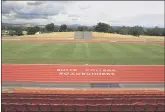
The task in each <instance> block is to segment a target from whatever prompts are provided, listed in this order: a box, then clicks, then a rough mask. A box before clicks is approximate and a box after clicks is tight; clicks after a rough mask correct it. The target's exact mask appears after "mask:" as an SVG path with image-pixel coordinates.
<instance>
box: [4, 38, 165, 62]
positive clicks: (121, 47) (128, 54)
mask: <svg viewBox="0 0 165 112" xmlns="http://www.w3.org/2000/svg"><path fill="white" fill-rule="evenodd" d="M2 64H73V65H84V64H88V65H163V64H164V46H163V45H156V44H144V43H142V44H139V43H138V44H135V43H134V44H127V43H85V42H82V43H79V42H77V43H76V42H74V43H72V42H69V43H66V42H19V41H18V42H12V41H3V42H2Z"/></svg>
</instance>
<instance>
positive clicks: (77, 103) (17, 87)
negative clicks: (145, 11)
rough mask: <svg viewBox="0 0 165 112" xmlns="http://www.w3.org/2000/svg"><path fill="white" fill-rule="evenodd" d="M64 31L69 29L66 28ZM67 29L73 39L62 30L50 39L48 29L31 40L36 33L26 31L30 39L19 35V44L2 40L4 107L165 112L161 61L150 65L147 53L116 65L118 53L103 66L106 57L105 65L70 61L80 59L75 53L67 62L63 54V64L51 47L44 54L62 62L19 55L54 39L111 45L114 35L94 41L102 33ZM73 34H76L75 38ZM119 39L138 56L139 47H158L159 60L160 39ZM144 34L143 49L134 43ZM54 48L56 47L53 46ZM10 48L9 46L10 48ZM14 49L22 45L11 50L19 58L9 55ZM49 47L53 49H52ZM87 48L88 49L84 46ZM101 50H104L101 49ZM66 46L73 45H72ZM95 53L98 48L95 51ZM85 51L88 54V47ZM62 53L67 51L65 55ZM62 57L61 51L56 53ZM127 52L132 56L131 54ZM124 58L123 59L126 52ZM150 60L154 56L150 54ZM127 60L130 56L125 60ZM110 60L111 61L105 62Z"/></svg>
mask: <svg viewBox="0 0 165 112" xmlns="http://www.w3.org/2000/svg"><path fill="white" fill-rule="evenodd" d="M62 33H63V34H67V33H64V32H62ZM69 34H70V37H69V38H71V39H66V38H67V36H64V37H65V39H64V38H63V37H62V36H61V35H62V34H60V33H59V34H57V33H56V34H54V36H57V35H58V36H59V37H54V38H53V36H52V35H51V34H49V35H51V37H49V39H48V38H45V37H41V38H44V39H41V38H40V37H39V35H40V34H39V35H37V36H38V37H37V39H34V38H35V37H33V36H29V37H28V38H24V39H22V38H21V39H20V38H19V39H20V40H17V42H18V43H19V42H20V43H21V45H20V46H17V45H16V44H15V42H16V41H13V40H10V38H8V39H9V40H10V42H9V41H8V40H7V41H6V40H3V42H4V44H3V47H2V48H3V49H4V51H6V52H4V55H3V56H2V58H3V59H4V60H3V64H2V112H73V111H74V112H82V111H83V112H87V111H91V112H94V111H100V112H104V111H106V112H164V111H165V109H164V107H165V103H164V101H165V94H164V65H161V64H160V63H162V62H161V61H160V63H156V61H153V63H151V65H145V60H147V58H148V57H147V56H148V55H144V57H141V58H144V59H145V60H143V59H141V58H140V59H141V60H143V61H144V62H139V63H138V64H141V65H136V63H137V62H134V64H135V65H129V64H128V65H118V64H117V65H114V63H117V62H115V61H118V60H119V59H118V58H121V57H120V55H118V57H117V58H115V57H114V56H112V58H113V59H114V60H115V61H108V60H107V65H104V63H106V61H105V62H104V63H103V65H101V64H100V65H99V64H89V63H87V64H80V65H77V64H75V63H74V62H78V61H79V60H78V59H79V58H77V60H71V61H72V63H71V64H68V63H67V62H68V61H70V60H69V59H67V58H62V59H66V60H67V61H65V60H64V61H65V63H62V61H63V60H60V59H61V58H59V57H58V58H56V55H54V54H52V55H51V52H50V53H48V54H47V55H45V57H48V56H54V57H53V59H57V60H56V61H58V62H59V61H61V63H62V64H61V63H59V64H47V63H44V62H43V59H42V55H37V56H38V59H40V60H39V61H33V63H29V60H28V59H31V60H32V59H34V58H33V57H34V56H31V57H30V56H29V57H28V58H27V57H21V56H22V53H31V52H29V51H28V50H31V51H33V53H36V54H37V53H40V51H44V49H43V48H49V47H48V44H45V43H49V44H50V43H53V44H56V42H62V43H64V42H65V43H68V42H70V45H72V43H78V44H79V43H81V42H83V43H87V42H90V43H91V44H94V45H97V44H98V42H102V44H104V43H105V42H106V43H108V44H112V43H111V41H114V39H115V38H112V40H111V38H110V37H106V36H104V37H105V38H108V40H99V39H96V40H95V39H94V38H100V36H98V37H96V36H94V35H95V34H96V33H93V34H92V33H91V32H85V33H84V32H77V33H75V34H74V33H69ZM44 35H45V34H44ZM73 35H74V36H75V37H73ZM84 35H85V36H84ZM100 35H101V34H100ZM29 38H32V39H29ZM38 38H39V39H38ZM50 38H51V39H50ZM52 38H53V39H52ZM59 38H60V39H59ZM116 38H117V37H116ZM123 38H124V37H123ZM123 38H122V39H120V38H118V39H116V40H118V41H120V40H121V41H122V42H123V43H122V42H121V43H120V42H116V44H124V45H127V46H128V48H129V47H130V49H129V50H132V53H134V52H135V54H136V55H139V56H140V55H143V53H144V52H143V51H142V49H143V47H146V48H153V49H154V48H157V49H159V50H160V51H161V52H158V51H157V49H154V50H152V52H154V53H155V52H158V54H159V56H157V54H153V55H152V56H156V59H157V60H158V59H159V60H163V59H162V58H161V56H162V49H160V48H162V42H161V44H160V43H156V42H157V41H156V42H155V41H152V42H151V41H149V42H148V43H147V42H146V40H147V39H146V38H141V39H139V40H138V39H137V38H134V39H136V40H137V41H139V43H137V42H136V41H135V40H131V38H132V37H130V38H129V39H128V38H127V39H126V40H125V41H123V40H124V39H123ZM142 39H143V40H145V42H142V43H143V44H146V43H147V44H148V46H147V45H146V46H143V47H141V48H140V47H138V45H139V44H141V43H140V41H142ZM116 40H115V41H116ZM128 40H129V43H128ZM130 40H131V41H130ZM37 42H41V43H42V42H43V44H42V45H43V46H44V45H45V46H44V47H43V46H42V45H37V44H36V43H37ZM94 42H97V43H94ZM124 42H125V43H124ZM134 42H136V43H134ZM12 43H14V44H12ZM24 43H26V44H28V45H26V46H30V47H29V48H28V47H25V48H24V49H21V48H22V46H23V45H25V44H24ZM31 43H34V44H36V46H35V45H34V44H33V45H32V46H31ZM113 43H114V42H113ZM53 44H52V45H53ZM133 44H135V45H137V46H136V47H137V51H136V50H134V49H133V47H132V46H133ZM88 45H89V44H88ZM151 45H152V46H151ZM163 45H164V43H163ZM37 46H39V47H37ZM80 46H81V45H80ZM107 46H108V45H107ZM55 47H56V46H54V47H51V48H55ZM134 47H135V46H134ZM40 48H41V49H40ZM62 48H63V49H58V52H57V51H56V52H57V53H60V51H62V52H67V50H66V49H65V48H66V46H65V44H64V47H62ZM112 48H113V46H110V48H109V49H111V50H112ZM9 49H11V52H10V50H9ZM14 49H21V50H20V51H17V52H15V54H17V53H18V54H19V58H17V56H15V57H14V55H15V54H14V53H13V54H10V53H12V50H14ZM8 50H9V51H8ZM48 50H49V51H52V49H48ZM78 50H80V51H81V52H83V50H82V49H81V48H78ZM90 50H91V49H86V51H90ZM102 50H107V49H104V48H102ZM70 51H73V50H72V49H71V50H70ZM52 52H53V51H52ZM95 52H97V50H96V51H95ZM119 52H124V51H122V50H118V51H114V52H113V53H119ZM145 52H147V51H145ZM42 53H43V52H42ZM83 53H84V52H83ZM100 53H102V52H101V51H98V54H100ZM87 54H89V52H88V53H87ZM105 54H106V53H105ZM123 54H124V53H123ZM150 54H152V53H151V52H149V55H150ZM7 55H8V56H11V55H13V57H14V58H12V57H5V56H7ZM27 55H28V54H27ZM64 55H67V56H68V54H64ZM84 55H86V54H84ZM102 55H104V54H102ZM97 56H98V55H97ZM152 56H151V57H152ZM60 57H63V56H62V55H60ZM68 57H69V56H68ZM73 57H74V55H72V58H73ZM107 57H108V56H107ZM128 57H129V58H131V57H130V56H128ZM100 58H102V57H100ZM103 58H106V57H103ZM125 58H127V57H126V55H125ZM134 58H135V57H134ZM96 59H98V58H96ZM108 59H109V58H108ZM113 59H112V60H113ZM138 59H139V57H138V58H137V60H138ZM140 59H139V60H140ZM152 59H153V60H154V58H152ZM14 60H18V61H14ZM85 61H87V62H91V59H90V58H89V59H88V60H85ZM126 61H132V60H130V59H129V60H126ZM149 61H150V60H149ZM9 62H10V63H9ZM11 62H12V63H11ZM42 62H43V63H42ZM108 62H109V63H113V64H109V63H108ZM38 63H42V64H38ZM118 63H119V62H118ZM132 63H133V62H132ZM146 63H147V61H146ZM148 63H149V62H148Z"/></svg>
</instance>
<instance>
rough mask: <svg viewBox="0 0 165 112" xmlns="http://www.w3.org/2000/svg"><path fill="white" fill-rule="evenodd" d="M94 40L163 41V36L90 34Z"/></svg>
mask: <svg viewBox="0 0 165 112" xmlns="http://www.w3.org/2000/svg"><path fill="white" fill-rule="evenodd" d="M92 35H93V38H94V39H108V40H116V41H117V40H126V41H146V40H147V41H164V36H143V35H142V36H140V37H136V36H132V35H120V34H113V33H99V32H93V33H92Z"/></svg>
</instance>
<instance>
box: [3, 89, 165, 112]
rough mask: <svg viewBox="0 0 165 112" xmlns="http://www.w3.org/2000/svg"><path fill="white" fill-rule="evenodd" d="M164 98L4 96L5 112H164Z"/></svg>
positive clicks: (152, 95)
mask: <svg viewBox="0 0 165 112" xmlns="http://www.w3.org/2000/svg"><path fill="white" fill-rule="evenodd" d="M164 101H165V95H164V94H159V93H155V94H154V93H153V92H152V93H151V94H146V93H144V94H142V92H141V93H140V94H123V93H122V94H121V93H120V94H67V93H66V94H27V93H21V94H20V93H3V94H2V112H56V111H57V112H68V111H71V112H81V111H84V112H87V111H92V112H93V111H100V112H104V111H107V112H164V111H165V109H164V107H165V103H164Z"/></svg>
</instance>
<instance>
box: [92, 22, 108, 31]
mask: <svg viewBox="0 0 165 112" xmlns="http://www.w3.org/2000/svg"><path fill="white" fill-rule="evenodd" d="M95 31H96V32H110V25H108V24H106V23H101V22H100V23H97V25H96V26H95Z"/></svg>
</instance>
